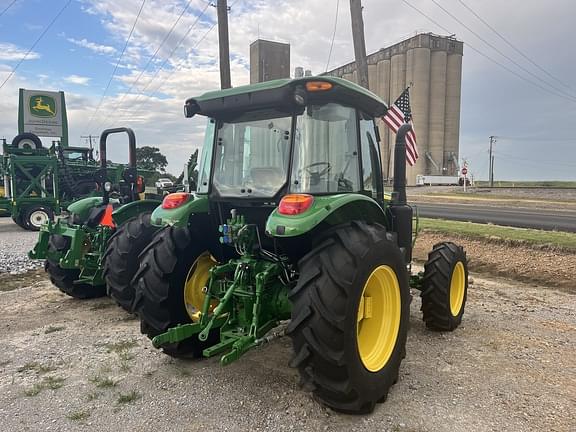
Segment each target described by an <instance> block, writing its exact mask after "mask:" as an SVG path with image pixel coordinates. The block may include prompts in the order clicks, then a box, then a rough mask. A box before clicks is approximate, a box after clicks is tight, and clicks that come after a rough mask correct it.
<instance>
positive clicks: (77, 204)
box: [67, 197, 102, 221]
mask: <svg viewBox="0 0 576 432" xmlns="http://www.w3.org/2000/svg"><path fill="white" fill-rule="evenodd" d="M99 205H102V197H87V198H82V199H80V200H78V201H74V202H73V203H72V204H70V205H69V206H68V208H67V210H68V212H69V213H74V214H76V215H78V219H79V220H81V221H84V220H86V219H88V215H89V214H90V210H92V209H93V208H94V207H98V206H99Z"/></svg>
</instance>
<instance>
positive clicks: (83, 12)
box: [0, 0, 576, 180]
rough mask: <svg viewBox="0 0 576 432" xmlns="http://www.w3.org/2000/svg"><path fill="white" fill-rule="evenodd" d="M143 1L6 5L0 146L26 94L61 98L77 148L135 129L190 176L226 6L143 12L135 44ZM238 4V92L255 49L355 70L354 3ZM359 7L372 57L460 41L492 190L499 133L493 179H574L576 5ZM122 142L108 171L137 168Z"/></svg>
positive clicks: (466, 137) (405, 2) (475, 140)
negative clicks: (106, 132) (89, 138)
mask: <svg viewBox="0 0 576 432" xmlns="http://www.w3.org/2000/svg"><path fill="white" fill-rule="evenodd" d="M142 3H143V2H142V0H123V1H117V0H50V1H46V0H0V34H1V35H2V36H1V37H0V84H1V83H2V82H4V80H5V79H6V78H7V77H8V76H9V74H10V73H11V71H12V70H13V69H14V68H15V67H16V66H17V65H18V63H19V62H20V64H19V66H18V67H17V69H16V70H15V71H14V73H13V75H12V76H11V77H10V79H9V80H8V81H7V82H6V83H5V84H4V86H3V87H2V88H0V97H1V98H2V101H3V103H2V105H1V107H0V137H5V138H7V139H9V140H11V139H12V138H13V137H14V136H15V135H16V134H17V106H18V89H19V88H27V89H35V90H39V89H42V90H63V91H64V92H65V94H66V105H67V110H68V124H69V137H70V143H71V145H85V140H83V139H81V138H80V137H81V136H82V135H88V134H93V135H98V134H99V132H100V131H102V130H103V129H104V128H107V127H118V126H128V127H131V128H133V129H134V131H135V133H136V138H137V144H138V145H139V146H144V145H149V146H156V147H159V148H160V150H161V151H162V152H163V153H164V154H165V155H166V156H167V158H168V161H169V166H168V171H170V172H172V173H174V174H176V175H177V174H178V173H180V172H181V170H182V166H183V164H184V163H185V162H186V160H187V159H188V156H189V155H190V153H191V152H192V151H194V149H196V148H197V147H201V145H202V140H203V129H204V122H205V119H202V118H193V119H185V118H184V116H183V104H184V101H185V100H186V99H187V98H188V97H192V96H197V95H200V94H202V93H204V92H205V91H208V90H214V89H217V88H219V85H220V81H219V79H220V77H219V72H218V38H217V28H216V26H215V24H216V8H215V7H213V5H211V4H210V2H208V1H207V0H146V1H145V2H144V6H143V7H142V10H141V13H140V16H139V18H138V20H137V22H136V25H135V27H134V30H133V31H132V32H131V29H132V27H133V25H134V22H135V19H136V16H137V14H138V11H139V10H140V8H141V6H142ZM228 4H229V6H230V12H229V27H230V55H231V71H232V85H233V86H238V85H243V84H248V83H249V45H250V43H251V42H253V41H254V40H256V39H257V38H258V37H260V38H263V39H269V40H275V41H279V42H288V43H290V44H291V69H292V70H294V68H295V67H296V66H303V67H304V68H306V69H311V70H312V72H313V73H314V74H319V73H322V72H324V71H325V70H326V65H327V64H328V69H333V68H335V67H337V66H340V65H342V64H346V63H348V62H350V61H352V60H353V58H354V51H353V45H352V34H351V25H350V7H349V1H348V0H340V1H338V0H228ZM362 5H363V7H364V12H363V16H364V27H365V36H366V50H367V53H371V52H374V51H377V50H378V49H380V48H383V47H386V46H389V45H391V44H393V43H396V42H399V41H400V40H402V39H405V38H407V37H410V36H413V35H414V34H416V33H417V32H433V33H436V34H440V35H447V34H455V35H456V38H457V39H459V40H462V41H463V42H464V58H463V75H462V106H461V127H460V158H461V159H463V158H465V159H466V160H467V161H468V166H469V173H471V174H474V175H475V178H478V179H486V178H487V175H488V146H489V138H488V137H489V136H490V135H494V136H497V137H498V138H497V139H496V143H495V145H494V149H495V168H494V170H495V171H494V172H495V174H494V175H495V179H496V180H576V137H575V133H574V132H575V131H576V79H575V78H576V45H575V44H574V41H575V40H576V26H574V23H573V17H574V16H576V3H574V2H573V1H572V0H553V1H549V2H540V1H526V0H508V1H506V2H502V1H496V0H395V1H390V0H363V1H362ZM409 5H412V6H413V7H415V8H417V9H418V10H420V11H421V12H422V13H419V12H418V11H416V10H415V9H414V8H412V7H410V6H409ZM63 8H64V10H63V12H62V13H61V14H60V15H59V16H58V18H57V19H56V20H55V21H54V23H53V25H52V26H51V27H50V28H49V29H48V30H47V31H46V28H47V26H48V25H49V24H50V23H51V21H52V20H53V19H54V17H56V15H57V14H58V13H59V11H60V10H62V9H63ZM442 8H444V9H445V10H443V9H442ZM446 11H448V12H449V13H447V12H446ZM424 15H426V16H424ZM427 17H428V18H427ZM492 29H494V30H496V32H497V33H495V32H494V31H493V30H492ZM334 30H335V31H334ZM44 31H45V34H44V36H43V37H42V38H41V39H40V40H39V41H38V43H37V44H36V45H35V46H34V47H33V45H34V43H35V42H36V41H37V39H38V38H39V37H40V35H41V34H42V33H43V32H44ZM129 35H130V37H129ZM333 35H334V38H333ZM498 35H501V36H502V37H503V38H504V39H505V40H506V41H508V42H509V43H510V44H508V43H506V42H505V41H504V40H503V39H502V38H500V37H499V36H498ZM128 38H129V39H128ZM127 39H128V43H127V44H126V41H127ZM332 40H333V42H332ZM332 43H333V49H332V51H331V55H329V53H330V46H331V44H332ZM31 47H33V48H32V49H31ZM124 48H125V49H124ZM30 49H31V50H30ZM29 50H30V52H29V54H28V56H27V57H26V58H24V56H25V54H26V53H27V52H28V51H29ZM122 53H123V54H122ZM414 122H415V126H416V130H417V119H414ZM123 140H124V141H125V139H123V137H114V138H113V139H112V140H111V141H110V147H109V148H110V150H109V155H110V157H111V159H113V160H115V161H119V162H122V161H125V160H127V147H128V146H127V145H124V144H123V143H122V141H123Z"/></svg>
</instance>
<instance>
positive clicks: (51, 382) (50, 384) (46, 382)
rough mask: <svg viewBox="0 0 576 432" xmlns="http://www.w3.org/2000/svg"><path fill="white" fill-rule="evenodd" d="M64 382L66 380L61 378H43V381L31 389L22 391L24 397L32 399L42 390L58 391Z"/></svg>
mask: <svg viewBox="0 0 576 432" xmlns="http://www.w3.org/2000/svg"><path fill="white" fill-rule="evenodd" d="M65 380H66V378H63V377H55V376H47V377H44V379H43V380H42V381H41V382H39V383H36V384H34V385H33V386H32V387H30V388H28V389H26V390H24V395H25V396H28V397H32V396H36V395H37V394H39V393H40V392H41V391H42V390H45V389H50V390H56V389H59V388H60V387H62V386H63V385H64V381H65Z"/></svg>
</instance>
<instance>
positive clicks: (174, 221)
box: [150, 193, 210, 227]
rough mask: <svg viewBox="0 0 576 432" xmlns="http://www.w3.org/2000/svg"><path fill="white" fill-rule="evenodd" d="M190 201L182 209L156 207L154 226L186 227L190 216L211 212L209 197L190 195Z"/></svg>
mask: <svg viewBox="0 0 576 432" xmlns="http://www.w3.org/2000/svg"><path fill="white" fill-rule="evenodd" d="M189 195H190V196H189V197H188V200H187V201H186V202H185V203H184V204H182V205H181V206H180V207H177V208H173V209H165V208H162V206H158V207H156V210H154V211H153V212H152V216H151V218H150V219H151V222H152V225H155V226H158V227H163V226H168V225H174V226H177V227H185V226H186V225H187V224H188V221H189V219H190V216H192V215H194V214H198V213H205V214H207V213H208V212H209V211H210V205H209V202H208V196H207V195H196V194H193V193H192V194H189Z"/></svg>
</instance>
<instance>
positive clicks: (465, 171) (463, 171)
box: [462, 167, 468, 175]
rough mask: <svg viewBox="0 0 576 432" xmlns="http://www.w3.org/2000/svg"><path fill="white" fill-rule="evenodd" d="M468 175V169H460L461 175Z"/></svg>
mask: <svg viewBox="0 0 576 432" xmlns="http://www.w3.org/2000/svg"><path fill="white" fill-rule="evenodd" d="M466 174H468V168H466V167H464V168H462V175H466Z"/></svg>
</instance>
